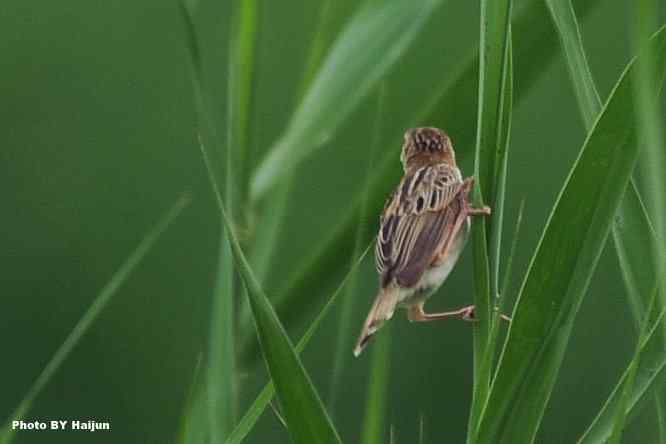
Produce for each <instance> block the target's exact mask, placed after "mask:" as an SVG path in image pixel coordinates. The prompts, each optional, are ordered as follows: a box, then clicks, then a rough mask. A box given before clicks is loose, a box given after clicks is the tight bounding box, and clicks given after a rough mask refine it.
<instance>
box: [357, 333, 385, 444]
mask: <svg viewBox="0 0 666 444" xmlns="http://www.w3.org/2000/svg"><path fill="white" fill-rule="evenodd" d="M384 328H385V329H386V330H387V331H385V332H383V334H382V335H381V336H380V337H379V338H377V343H376V344H375V345H374V348H373V350H372V364H371V369H370V377H369V378H370V379H369V384H368V395H367V396H366V405H365V417H364V419H363V430H362V432H361V441H360V442H361V444H381V443H383V442H385V440H384V436H385V433H384V425H385V424H386V410H387V407H388V404H387V395H388V386H389V377H390V374H391V366H390V365H389V364H390V362H391V326H390V325H388V326H387V327H384Z"/></svg>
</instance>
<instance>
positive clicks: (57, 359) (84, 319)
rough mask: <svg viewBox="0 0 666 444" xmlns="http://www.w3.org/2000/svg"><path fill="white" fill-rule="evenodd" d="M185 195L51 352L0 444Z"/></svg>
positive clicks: (176, 211)
mask: <svg viewBox="0 0 666 444" xmlns="http://www.w3.org/2000/svg"><path fill="white" fill-rule="evenodd" d="M189 202H190V197H189V195H186V194H185V195H183V196H181V197H180V198H179V199H178V200H177V201H176V203H175V204H174V205H173V206H172V207H171V208H170V209H169V210H168V211H167V212H166V214H165V215H164V216H162V218H161V219H160V220H159V222H158V223H157V225H155V227H154V228H153V229H152V230H150V231H149V232H148V234H146V236H145V237H144V238H143V239H142V240H141V242H140V243H139V245H138V246H137V247H136V249H135V250H134V251H133V252H132V254H130V255H129V256H128V257H127V259H125V261H124V262H123V263H122V265H121V266H120V268H118V270H116V272H115V273H114V274H113V276H111V279H109V281H108V282H107V283H106V285H104V287H102V289H101V290H100V292H99V293H98V294H97V296H96V297H95V299H94V300H93V303H92V304H91V305H90V307H88V309H87V310H86V312H85V313H84V314H83V316H81V318H80V319H79V321H78V322H77V323H76V325H75V326H74V328H73V329H72V331H71V332H70V333H69V335H67V338H65V340H64V341H63V343H62V344H60V347H58V349H57V350H56V351H55V353H54V354H53V356H52V357H51V359H50V360H49V362H48V363H47V364H46V366H45V367H44V368H43V369H42V371H41V373H40V374H39V376H37V379H36V380H35V382H34V383H33V384H32V386H30V388H29V389H28V391H27V392H26V394H25V396H24V397H23V399H22V400H21V403H20V404H19V405H18V406H17V407H16V409H15V410H14V412H13V413H12V414H11V416H10V417H9V419H8V420H7V422H6V424H5V426H4V427H3V430H2V432H1V433H0V442H2V443H3V444H9V443H10V442H12V440H13V436H14V432H15V431H14V430H12V428H11V423H12V421H19V420H21V419H24V418H25V415H26V414H27V413H28V411H29V410H30V407H32V404H33V402H34V400H35V398H37V396H38V395H39V394H40V393H41V392H42V390H43V389H44V387H46V385H47V384H48V383H49V381H50V380H51V378H52V377H53V375H55V373H56V372H57V371H58V370H59V369H60V367H61V366H62V364H63V362H65V360H66V359H67V357H68V356H69V355H70V353H72V351H73V350H74V348H75V347H76V345H77V344H78V343H79V342H80V341H81V339H82V338H83V336H84V335H85V334H86V333H87V332H88V330H89V329H90V327H91V326H92V324H93V322H95V320H96V319H97V318H98V317H99V315H100V313H101V312H102V310H104V308H106V306H107V305H108V303H109V301H110V300H111V298H112V297H113V295H115V294H116V293H117V292H118V290H119V289H120V288H121V287H122V285H123V284H124V283H125V282H126V281H127V280H128V279H129V277H130V276H131V275H132V273H133V272H134V270H136V268H137V266H138V265H139V264H140V263H141V261H142V260H143V259H144V258H145V257H146V256H147V255H148V253H149V252H150V250H151V248H152V247H153V245H155V242H157V240H158V239H159V238H160V236H162V234H163V233H164V232H165V231H166V229H167V228H168V227H169V225H170V224H171V223H172V222H173V221H174V219H175V218H176V217H177V216H178V215H179V214H180V212H181V211H183V209H184V208H185V207H186V206H187V205H188V204H189Z"/></svg>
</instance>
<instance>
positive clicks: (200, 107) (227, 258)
mask: <svg viewBox="0 0 666 444" xmlns="http://www.w3.org/2000/svg"><path fill="white" fill-rule="evenodd" d="M181 13H182V17H183V21H184V23H185V25H186V37H187V43H188V45H187V46H188V48H189V55H190V68H191V80H192V86H193V94H194V102H195V110H196V113H197V120H198V125H199V137H200V139H201V143H203V144H205V145H206V146H211V147H213V148H214V149H215V150H216V152H217V153H220V154H221V153H222V152H223V151H224V153H225V155H226V159H225V172H224V177H225V191H226V200H227V203H228V205H229V207H228V211H229V213H230V215H232V216H235V217H237V218H239V219H241V215H242V205H241V202H244V200H245V199H244V197H243V195H244V192H245V188H247V182H248V180H247V178H246V177H245V176H247V172H246V170H247V168H246V167H245V163H246V159H245V157H246V156H245V154H246V152H247V150H248V145H249V131H248V128H249V126H250V123H249V120H250V101H251V90H252V78H253V61H254V41H255V33H256V21H257V5H256V0H240V1H239V2H237V5H236V8H235V11H234V17H233V20H232V27H231V28H232V29H231V38H230V39H229V41H230V47H229V62H228V79H227V80H228V83H227V89H228V96H229V97H228V101H227V103H228V110H227V117H228V122H227V123H228V125H227V127H228V128H227V129H228V131H227V146H226V150H223V148H222V143H220V138H219V136H218V132H217V128H216V126H215V125H214V123H213V120H212V119H211V117H210V116H211V113H210V106H211V104H210V103H209V98H208V95H207V91H206V88H205V83H204V75H203V72H204V67H203V60H202V59H201V51H200V47H199V42H198V37H197V32H196V31H197V30H196V27H195V24H194V18H193V14H192V11H191V10H190V9H188V7H187V5H186V3H185V2H182V3H181ZM232 166H233V169H232ZM234 171H236V172H235V173H234ZM243 183H244V184H245V185H242V184H243ZM219 242H220V245H219V254H218V258H219V259H218V273H217V275H216V282H215V288H214V294H213V301H212V307H211V321H210V338H209V353H208V355H209V356H208V365H207V372H206V373H207V378H206V382H207V383H206V386H205V387H206V393H207V399H206V401H207V402H206V403H205V405H206V406H207V407H208V426H209V435H210V437H209V439H210V440H211V442H213V443H220V442H222V440H223V439H224V437H225V436H226V435H227V433H228V430H229V427H230V425H231V422H232V420H233V411H234V408H235V404H236V403H235V398H236V396H237V388H236V384H235V380H236V379H235V378H236V376H235V351H234V348H235V347H234V325H235V322H234V316H233V305H234V304H233V294H234V289H235V288H234V287H235V285H234V273H233V263H232V254H231V250H230V246H229V243H228V240H227V236H226V235H225V233H224V229H222V230H221V233H220V240H219ZM191 411H192V412H194V411H198V410H197V409H193V410H191Z"/></svg>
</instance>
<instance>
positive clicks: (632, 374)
mask: <svg viewBox="0 0 666 444" xmlns="http://www.w3.org/2000/svg"><path fill="white" fill-rule="evenodd" d="M656 299H657V291H656V290H655V291H653V292H652V300H651V301H650V308H649V310H648V311H649V312H653V311H654V308H655V300H656ZM664 313H666V311H662V312H661V314H660V315H659V317H658V318H657V320H656V321H655V322H654V324H652V325H651V324H650V319H649V318H648V317H646V319H645V320H644V321H643V325H642V328H641V332H640V336H639V338H638V341H637V345H636V351H635V353H634V356H633V358H632V359H631V361H630V362H629V366H628V368H627V371H626V372H625V374H626V377H625V378H624V380H623V381H622V382H621V383H620V384H619V390H618V392H619V393H620V397H619V399H618V402H617V408H616V410H615V413H614V418H613V429H612V431H611V436H610V439H609V442H610V443H611V444H621V443H622V434H623V433H624V427H625V424H626V422H627V406H628V405H629V402H630V399H631V394H632V392H633V389H634V383H635V380H636V375H637V374H638V368H639V367H638V366H639V364H640V361H641V354H642V353H641V352H642V350H643V347H642V345H643V344H644V343H645V342H647V341H648V340H649V338H650V336H651V335H653V334H654V333H655V331H656V330H657V329H658V328H660V324H661V322H662V320H663V317H664Z"/></svg>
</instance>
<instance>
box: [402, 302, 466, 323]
mask: <svg viewBox="0 0 666 444" xmlns="http://www.w3.org/2000/svg"><path fill="white" fill-rule="evenodd" d="M457 317H459V318H461V319H463V320H465V321H474V320H475V319H474V306H473V305H470V306H468V307H463V308H461V309H459V310H453V311H445V312H442V313H425V312H424V311H423V302H422V303H420V304H416V305H412V306H411V307H409V308H408V309H407V319H409V320H410V321H412V322H430V321H438V320H440V319H447V318H457Z"/></svg>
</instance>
